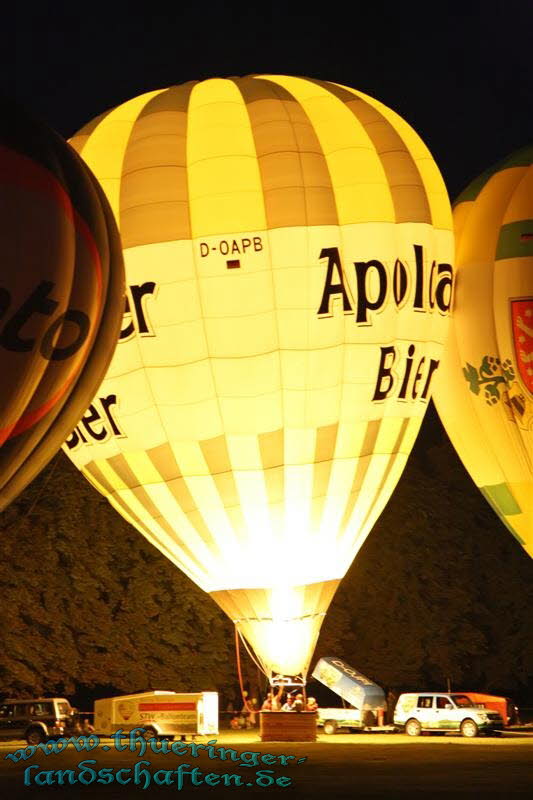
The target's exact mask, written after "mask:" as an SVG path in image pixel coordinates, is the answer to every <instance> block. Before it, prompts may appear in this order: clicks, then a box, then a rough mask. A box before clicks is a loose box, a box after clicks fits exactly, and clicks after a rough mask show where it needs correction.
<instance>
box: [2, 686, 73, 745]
mask: <svg viewBox="0 0 533 800" xmlns="http://www.w3.org/2000/svg"><path fill="white" fill-rule="evenodd" d="M73 714H74V709H73V708H72V707H71V705H70V703H69V701H68V700H65V698H64V697H38V698H36V699H32V700H4V702H3V703H1V704H0V738H1V739H26V741H27V742H28V744H40V742H46V741H47V740H48V739H52V738H54V737H55V736H63V734H65V733H67V734H68V733H69V732H70V728H71V725H72V720H73Z"/></svg>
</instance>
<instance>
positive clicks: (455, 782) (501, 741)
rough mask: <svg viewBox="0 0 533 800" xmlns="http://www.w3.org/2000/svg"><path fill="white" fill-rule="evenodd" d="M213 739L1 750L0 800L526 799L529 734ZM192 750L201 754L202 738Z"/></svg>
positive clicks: (529, 792) (531, 771)
mask: <svg viewBox="0 0 533 800" xmlns="http://www.w3.org/2000/svg"><path fill="white" fill-rule="evenodd" d="M213 738H216V743H215V744H212V745H211V750H210V751H209V750H206V749H201V748H199V749H197V750H196V751H195V750H194V748H192V747H191V746H190V745H189V744H186V745H184V746H182V751H181V753H179V754H178V753H176V752H172V751H170V752H168V753H154V752H151V750H150V748H148V750H147V751H146V752H145V753H144V754H142V753H140V752H139V748H138V747H137V748H136V747H135V745H134V744H133V745H132V748H131V749H130V747H129V745H128V746H126V744H125V745H123V746H124V747H125V749H124V750H121V751H119V750H117V749H116V748H115V746H114V743H113V742H112V741H111V740H109V739H107V740H102V741H101V742H100V744H99V745H98V747H97V748H95V749H93V750H92V751H91V752H83V751H81V752H77V751H76V749H75V748H74V747H73V746H72V745H69V746H68V748H67V749H66V750H65V751H64V752H62V753H61V754H49V755H46V754H45V753H44V752H42V751H37V752H36V753H35V754H34V755H33V756H32V757H29V758H28V759H27V760H26V759H20V760H18V761H17V762H16V763H15V762H14V761H13V760H12V759H11V758H6V756H8V755H9V754H10V753H13V752H14V751H15V750H16V748H17V746H18V747H24V744H23V743H17V744H15V743H2V744H1V745H0V765H1V766H0V793H1V796H3V797H6V798H9V799H10V800H11V798H30V797H33V798H35V797H36V796H37V797H39V800H45V799H47V798H52V797H53V798H55V799H56V800H57V798H60V797H61V796H63V797H65V798H68V800H71V798H72V800H77V798H83V800H91V799H92V798H99V799H100V798H103V800H107V798H117V800H119V798H120V799H121V800H129V798H130V797H147V796H152V794H157V795H159V796H161V793H175V792H176V791H178V792H183V793H184V794H185V793H186V794H187V795H190V796H191V797H192V798H198V800H200V799H201V798H202V797H207V796H209V797H211V798H212V800H219V798H220V800H223V799H224V800H225V798H228V797H230V796H232V797H234V796H235V793H236V792H237V793H241V794H243V793H244V794H245V795H246V794H252V795H254V796H257V795H260V794H265V793H271V792H277V793H279V792H281V793H282V796H285V795H287V796H290V797H291V798H302V800H303V798H325V799H326V800H329V798H335V799H336V798H348V797H349V798H381V797H383V798H387V800H389V799H390V800H395V799H396V798H405V797H410V798H413V797H415V798H426V797H427V798H433V797H437V798H438V797H444V796H447V797H451V798H454V800H455V798H463V797H464V798H466V797H468V798H474V797H476V796H480V795H482V796H483V798H484V800H485V798H487V797H488V798H514V797H532V796H533V736H531V735H529V736H528V735H526V734H520V733H505V734H504V735H503V736H501V737H499V738H490V739H487V738H476V739H463V738H462V737H459V736H450V735H446V736H438V737H433V736H431V737H430V736H421V737H418V738H411V737H408V736H405V735H402V734H337V735H335V736H325V735H320V736H319V740H318V741H317V742H313V743H307V744H303V743H279V742H277V743H276V742H271V743H265V742H260V741H259V737H258V734H257V732H256V731H246V732H244V731H243V732H240V731H239V732H232V733H229V732H224V733H221V734H219V735H218V736H217V737H213ZM200 743H202V744H204V745H205V746H206V747H209V745H208V744H207V740H203V739H200V740H198V742H197V744H200ZM175 744H176V748H178V747H179V744H178V743H175ZM169 747H170V745H169ZM176 748H175V749H176ZM220 748H225V749H220ZM82 762H83V763H82ZM141 762H142V763H141ZM180 765H182V766H181V770H182V774H181V787H180V785H179V781H178V771H179V768H180ZM135 769H137V771H138V772H137V775H136V774H135ZM61 770H63V771H65V772H64V773H63V774H62V775H60V771H61ZM102 770H103V772H102ZM106 770H107V772H106ZM69 771H70V772H69ZM135 775H136V777H137V780H138V783H137V785H136V784H135ZM224 776H226V777H224ZM82 778H84V780H82ZM25 779H26V782H27V783H28V784H29V785H27V786H25V785H24V780H25ZM61 781H63V783H62V785H60V784H61ZM143 783H144V785H145V786H146V788H143ZM158 783H159V784H161V785H158ZM148 784H149V785H148ZM167 796H168V794H167Z"/></svg>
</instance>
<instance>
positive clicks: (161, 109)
mask: <svg viewBox="0 0 533 800" xmlns="http://www.w3.org/2000/svg"><path fill="white" fill-rule="evenodd" d="M72 143H73V145H74V147H76V148H77V149H78V151H79V152H80V153H81V154H82V156H83V158H84V159H86V161H87V163H88V164H89V165H90V167H91V169H92V170H93V171H94V173H95V174H96V175H97V176H98V178H99V180H100V181H101V184H102V186H103V188H104V190H105V191H106V193H107V195H108V197H109V200H110V202H111V205H112V207H113V210H114V212H115V215H116V218H117V221H118V224H119V229H120V231H121V237H122V243H123V248H124V257H125V265H126V275H127V278H126V282H127V284H128V289H127V293H128V306H127V313H126V315H125V318H124V324H123V328H122V332H121V335H120V344H119V346H118V348H117V351H116V354H115V357H114V359H113V362H112V364H111V367H110V370H109V372H108V374H107V376H106V379H105V381H104V383H103V385H102V387H101V389H100V391H99V393H98V396H97V398H96V399H95V401H94V402H93V404H92V405H91V407H90V409H89V411H88V412H87V414H86V416H85V418H84V419H83V420H82V422H81V423H80V424H79V425H78V426H77V428H76V429H75V430H74V432H73V434H72V436H71V437H70V438H69V440H68V441H67V443H66V445H65V451H66V452H67V453H68V455H69V456H70V458H71V459H72V460H73V462H74V463H75V464H76V465H77V466H78V467H79V468H80V469H81V471H82V472H83V474H84V475H85V476H86V477H87V478H88V480H89V481H90V482H91V483H92V484H93V485H94V486H95V487H96V488H97V489H98V490H99V491H100V492H102V493H103V494H104V495H105V496H106V497H107V498H108V499H109V501H110V503H111V504H112V505H113V506H114V507H115V508H116V509H117V510H118V511H119V512H120V513H121V514H122V515H123V516H124V517H125V518H126V519H127V520H129V521H130V522H131V524H132V525H134V526H135V527H136V528H137V529H138V530H139V531H140V532H141V533H143V534H144V535H145V536H146V538H147V539H148V540H149V541H151V542H152V543H153V544H154V545H155V546H156V547H158V548H159V550H160V551H161V552H162V553H164V554H165V555H166V556H167V557H168V558H169V559H170V560H171V561H173V562H174V563H175V564H176V565H177V566H178V567H179V568H180V569H182V570H183V571H184V572H185V573H186V574H187V575H188V576H189V577H191V578H192V579H193V581H195V582H196V583H197V584H198V585H199V586H201V587H202V588H203V589H204V590H205V591H206V592H209V594H210V595H211V597H212V598H214V599H215V600H216V602H217V603H218V604H219V605H220V607H221V608H222V609H224V611H226V612H227V614H228V615H229V616H230V618H231V619H232V620H233V621H234V622H235V624H236V626H237V628H238V630H239V632H240V633H241V634H242V635H243V637H244V638H245V639H246V640H247V642H248V644H249V645H251V648H252V650H253V651H254V652H255V654H256V655H257V657H258V659H259V661H260V663H261V665H262V666H263V668H264V670H265V673H266V674H267V675H268V676H269V677H270V678H271V679H272V680H275V677H274V676H276V675H280V674H281V675H284V676H292V677H297V676H299V677H300V678H301V679H302V680H304V679H305V675H306V672H307V669H308V665H309V661H310V658H311V656H312V652H313V649H314V646H315V643H316V639H317V637H318V633H319V629H320V625H321V623H322V620H323V618H324V615H325V612H326V610H327V608H328V605H329V603H330V601H331V599H332V597H333V594H334V592H335V590H336V588H337V586H338V584H339V581H340V579H341V578H342V576H343V575H344V573H345V572H346V570H347V568H348V566H349V565H350V564H351V562H352V560H353V558H354V556H355V554H356V553H357V551H358V550H359V548H360V547H361V545H362V543H363V542H364V540H365V537H366V536H367V534H368V532H369V531H370V530H371V528H372V526H373V524H374V522H375V520H376V519H377V517H378V516H379V514H380V512H381V511H382V509H383V507H384V505H385V503H386V502H387V499H388V498H389V496H390V494H391V492H392V490H393V488H394V486H395V484H396V482H397V480H398V478H399V476H400V474H401V472H402V469H403V467H404V464H405V461H406V459H407V455H408V453H409V451H410V449H411V446H412V444H413V442H414V440H415V438H416V435H417V432H418V429H419V427H420V424H421V420H422V418H423V415H424V412H425V409H426V406H427V402H428V399H429V396H430V390H431V381H432V376H433V373H434V371H435V369H436V367H437V365H438V362H439V358H440V353H441V347H442V343H443V341H444V338H445V334H446V329H447V324H448V313H449V306H450V302H451V290H452V279H453V270H452V266H451V264H452V259H453V234H452V222H451V209H450V206H449V201H448V197H447V193H446V190H445V187H444V184H443V181H442V178H441V176H440V173H439V171H438V169H437V167H436V165H435V163H434V161H433V159H432V157H431V155H430V153H429V152H428V150H427V148H426V147H425V146H424V144H423V143H422V142H421V140H420V138H419V137H418V136H417V134H416V133H415V132H414V131H413V130H412V129H411V128H410V127H409V126H408V125H407V123H405V122H404V121H403V120H402V119H401V118H400V117H399V116H398V115H397V114H395V113H394V112H393V111H391V110H390V109H389V108H387V107H386V106H384V105H382V104H381V103H379V102H377V101H376V100H373V99H372V98H370V97H367V96H365V95H364V94H362V93H360V92H357V91H354V90H353V89H349V88H346V87H343V86H338V85H336V84H333V83H325V82H321V81H317V80H307V79H304V78H292V77H286V76H279V75H278V76H271V75H263V76H253V77H245V78H237V79H210V80H206V81H202V82H191V83H186V84H183V85H180V86H172V87H170V88H168V89H162V90H159V91H154V92H150V93H148V94H144V95H142V96H140V97H136V98H135V99H133V100H130V101H129V102H126V103H124V104H122V105H120V106H118V107H117V108H115V109H113V110H111V111H109V112H107V113H105V114H103V115H101V116H100V117H99V118H98V119H96V120H94V121H93V122H91V123H89V124H88V125H87V126H86V127H85V128H83V129H82V130H80V131H79V133H78V134H77V135H75V136H74V138H73V140H72Z"/></svg>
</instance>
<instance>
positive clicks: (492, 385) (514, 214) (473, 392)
mask: <svg viewBox="0 0 533 800" xmlns="http://www.w3.org/2000/svg"><path fill="white" fill-rule="evenodd" d="M454 223H455V235H456V253H457V256H456V267H457V293H456V300H455V306H454V313H453V320H452V324H451V331H450V338H449V341H448V344H447V346H446V351H445V355H444V357H443V361H442V364H441V366H440V369H439V373H438V376H437V378H436V383H435V391H434V400H435V404H436V406H437V409H438V412H439V414H440V417H441V419H442V422H443V424H444V426H445V428H446V430H447V432H448V434H449V436H450V439H451V441H452V442H453V444H454V446H455V448H456V450H457V452H458V454H459V456H460V457H461V459H462V461H463V463H464V465H465V466H466V468H467V469H468V471H469V472H470V475H471V476H472V478H473V480H474V481H475V483H476V485H477V486H478V487H479V488H480V489H481V491H482V492H483V494H484V496H485V497H486V499H487V500H488V502H489V503H490V504H491V506H492V507H493V508H494V510H495V511H496V513H497V514H498V515H499V516H500V518H501V519H502V521H503V522H504V523H505V524H506V526H507V527H508V528H509V530H510V531H511V532H512V533H513V534H514V536H515V537H516V538H517V540H518V541H519V542H520V543H521V544H522V545H523V546H524V547H525V548H526V550H527V551H528V552H529V554H530V555H532V556H533V147H531V146H530V147H525V148H523V149H521V150H518V151H517V152H515V153H513V154H512V155H511V156H509V157H508V158H506V159H505V160H504V161H502V162H501V163H499V164H497V165H496V166H495V167H493V168H492V169H490V170H487V171H486V172H485V173H483V174H482V175H481V176H480V177H479V178H477V179H476V180H475V181H473V182H472V183H471V184H470V185H469V186H468V187H467V188H466V189H465V190H464V192H463V193H462V194H461V195H460V196H459V197H458V199H457V201H456V203H455V205H454Z"/></svg>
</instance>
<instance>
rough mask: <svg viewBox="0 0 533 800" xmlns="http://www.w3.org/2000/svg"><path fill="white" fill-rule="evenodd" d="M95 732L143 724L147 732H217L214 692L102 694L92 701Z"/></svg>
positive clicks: (128, 728)
mask: <svg viewBox="0 0 533 800" xmlns="http://www.w3.org/2000/svg"><path fill="white" fill-rule="evenodd" d="M94 727H95V732H96V733H98V734H100V735H104V736H106V735H107V736H109V735H110V734H112V733H115V731H117V730H123V731H124V732H125V733H127V732H128V731H131V730H133V729H134V728H144V729H145V731H146V733H145V734H144V735H145V736H146V738H150V737H151V736H166V737H169V738H172V737H174V736H183V735H186V734H191V735H194V734H205V735H210V734H217V733H218V693H217V692H189V693H179V692H163V691H154V692H142V693H141V694H127V695H122V696H119V697H106V698H104V699H103V700H97V701H96V702H95V704H94Z"/></svg>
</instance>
